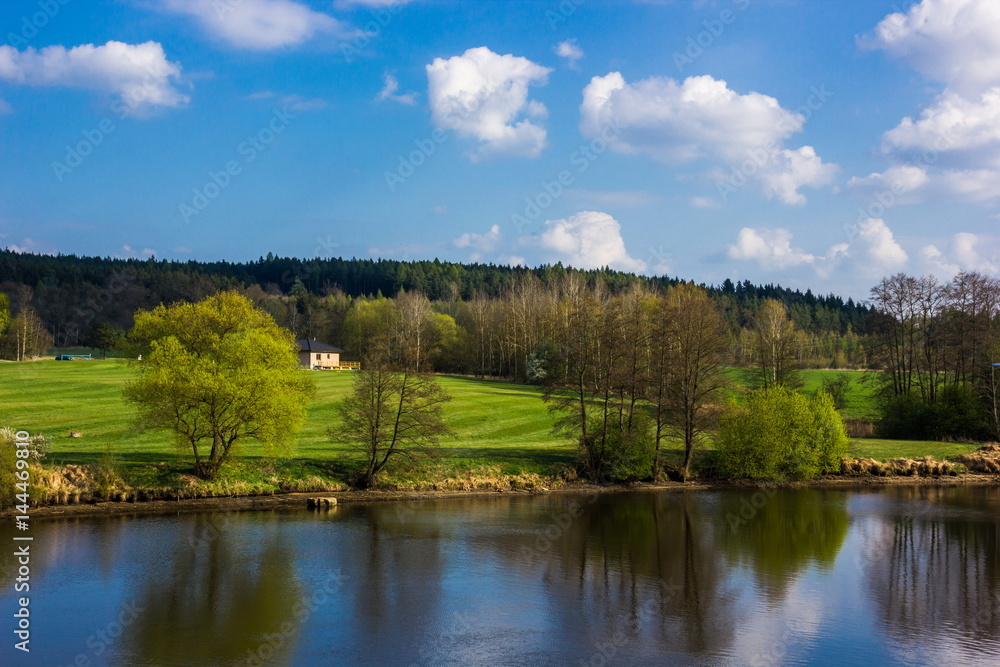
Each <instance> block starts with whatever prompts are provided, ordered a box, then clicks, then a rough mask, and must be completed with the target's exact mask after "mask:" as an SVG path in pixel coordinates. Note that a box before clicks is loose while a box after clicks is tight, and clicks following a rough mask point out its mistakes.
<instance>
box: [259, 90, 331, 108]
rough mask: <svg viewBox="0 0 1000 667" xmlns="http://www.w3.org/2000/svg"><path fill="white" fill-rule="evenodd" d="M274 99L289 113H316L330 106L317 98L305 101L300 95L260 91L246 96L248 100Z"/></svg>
mask: <svg viewBox="0 0 1000 667" xmlns="http://www.w3.org/2000/svg"><path fill="white" fill-rule="evenodd" d="M276 98H277V100H278V101H279V102H280V103H281V105H282V106H284V107H287V108H288V110H289V111H317V110H319V109H325V108H326V107H328V106H330V105H329V104H328V103H327V102H326V100H323V99H320V98H318V97H314V98H312V99H306V98H305V97H302V96H301V95H278V94H277V93H275V92H273V91H270V90H262V91H259V92H256V93H252V94H250V95H248V96H247V99H249V100H272V99H276Z"/></svg>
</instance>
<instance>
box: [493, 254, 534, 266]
mask: <svg viewBox="0 0 1000 667" xmlns="http://www.w3.org/2000/svg"><path fill="white" fill-rule="evenodd" d="M500 261H501V262H502V263H503V264H506V265H507V266H528V262H527V260H525V259H524V257H521V256H520V255H504V256H502V257H500Z"/></svg>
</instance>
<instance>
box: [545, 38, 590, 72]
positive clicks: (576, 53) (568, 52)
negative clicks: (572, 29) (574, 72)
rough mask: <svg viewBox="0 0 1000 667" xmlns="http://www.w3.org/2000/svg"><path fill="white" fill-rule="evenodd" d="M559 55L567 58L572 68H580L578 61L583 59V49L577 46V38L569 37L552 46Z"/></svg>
mask: <svg viewBox="0 0 1000 667" xmlns="http://www.w3.org/2000/svg"><path fill="white" fill-rule="evenodd" d="M552 51H553V52H555V54H556V55H557V56H559V57H560V58H563V59H565V60H566V64H567V65H568V66H569V67H570V69H579V67H580V66H579V64H578V62H579V61H580V60H582V59H583V49H581V48H580V47H579V46H577V43H576V40H575V39H567V40H566V41H565V42H559V43H558V44H556V45H555V46H553V47H552Z"/></svg>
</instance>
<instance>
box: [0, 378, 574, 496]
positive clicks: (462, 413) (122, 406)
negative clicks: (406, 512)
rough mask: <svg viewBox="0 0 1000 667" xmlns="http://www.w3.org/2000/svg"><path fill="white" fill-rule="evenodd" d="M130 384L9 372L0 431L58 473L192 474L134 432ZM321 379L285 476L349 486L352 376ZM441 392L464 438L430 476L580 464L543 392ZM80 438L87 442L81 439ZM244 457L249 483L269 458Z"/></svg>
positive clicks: (153, 440) (445, 442)
mask: <svg viewBox="0 0 1000 667" xmlns="http://www.w3.org/2000/svg"><path fill="white" fill-rule="evenodd" d="M129 374H130V371H129V369H128V367H127V366H125V365H124V364H122V363H121V362H118V361H112V360H107V361H101V360H93V361H84V360H77V361H53V360H50V359H44V360H41V361H34V362H24V363H2V364H0V425H11V426H14V427H16V428H19V429H25V430H27V431H29V432H31V433H41V434H43V435H45V436H46V437H47V438H48V439H49V440H50V441H51V442H52V445H53V446H52V452H51V453H50V454H49V455H48V457H47V459H46V461H47V463H50V464H63V465H65V464H88V463H96V462H98V461H100V460H101V459H102V457H103V456H104V453H105V450H106V449H107V447H108V445H109V444H110V445H111V447H112V448H113V450H114V452H115V454H116V456H117V457H118V458H119V459H120V460H121V462H122V463H124V464H125V465H126V466H130V465H145V464H153V463H158V462H167V463H169V464H171V466H170V467H171V468H176V467H180V466H183V465H185V464H186V462H188V461H189V459H190V457H189V454H188V452H181V451H179V450H178V449H177V448H176V447H175V446H174V444H173V443H172V441H171V439H170V437H169V434H167V433H165V432H145V433H143V432H136V431H135V430H134V429H133V427H132V419H133V415H134V413H133V410H132V408H131V407H130V406H128V405H127V404H126V403H125V402H124V401H123V400H122V398H121V388H122V386H123V384H124V382H125V381H126V380H127V379H128V377H129ZM314 377H315V379H316V385H317V392H316V396H315V398H314V399H313V400H312V402H311V404H310V405H309V406H308V419H307V422H306V424H305V426H304V428H303V429H302V431H301V432H300V433H299V434H298V435H297V437H296V438H295V441H294V447H293V450H292V451H291V452H290V453H289V455H290V459H291V460H290V461H286V462H285V463H284V466H285V467H286V468H287V466H289V465H293V466H294V465H299V466H300V467H302V473H303V474H305V473H310V474H319V475H320V476H321V477H331V478H334V479H336V478H338V477H339V478H343V477H344V475H345V474H346V472H347V471H346V468H345V466H349V465H350V462H351V461H353V460H354V459H355V455H354V452H352V451H351V450H350V449H349V448H348V447H346V446H345V445H342V444H338V443H334V442H331V441H330V438H329V437H328V436H327V429H329V428H330V427H331V426H333V425H335V423H336V420H337V416H336V409H335V405H336V402H337V401H338V399H340V398H341V397H343V396H344V395H345V394H346V393H347V391H348V390H349V388H350V385H351V374H350V372H347V371H345V372H335V371H329V372H318V373H314ZM440 382H441V385H442V386H443V388H444V389H445V390H446V391H447V392H448V393H449V394H450V395H451V396H452V400H451V401H450V402H449V403H447V404H446V405H445V407H444V417H445V420H446V422H447V423H448V425H449V426H450V427H451V428H452V429H453V430H454V431H455V433H456V435H455V437H445V438H443V439H442V441H441V448H440V454H441V456H440V457H439V460H438V461H437V462H435V463H432V464H431V466H429V470H430V474H434V475H445V476H447V475H452V474H458V472H460V471H465V470H469V469H476V468H480V467H483V466H492V467H493V468H494V469H495V470H497V471H498V472H501V473H503V474H513V475H516V474H520V473H537V474H541V475H550V474H552V473H553V472H554V471H556V470H557V469H558V468H559V467H561V466H564V465H567V464H570V463H572V461H573V457H574V452H575V449H574V447H573V445H572V444H571V443H570V442H569V441H567V440H566V438H564V437H561V436H556V435H553V434H552V433H551V430H552V421H553V419H552V417H551V416H550V415H549V413H548V410H547V409H546V406H545V404H544V403H543V402H542V401H541V399H540V392H539V390H538V389H537V388H534V387H527V386H522V385H516V384H509V383H504V382H493V381H483V380H475V379H471V378H464V377H449V376H442V377H441V378H440ZM72 431H78V432H80V433H81V434H82V437H79V438H74V437H71V436H70V433H71V432H72ZM241 453H242V455H243V456H244V458H245V459H248V460H249V464H250V470H244V471H243V473H242V474H244V475H245V474H247V473H248V472H250V471H252V468H253V465H254V464H253V460H254V459H257V460H259V459H260V458H262V456H263V452H262V451H261V448H260V447H259V446H256V445H255V444H253V443H251V444H249V446H247V447H246V448H245V449H243V450H242V452H241ZM244 463H248V462H247V461H245V462H244ZM188 465H189V464H188ZM258 467H259V466H258ZM425 467H426V466H425ZM396 475H397V476H398V477H399V476H401V479H402V480H404V481H405V480H406V479H408V478H409V477H410V475H408V474H407V472H406V471H405V470H402V469H400V470H398V471H397V472H396ZM419 476H420V475H418V477H419Z"/></svg>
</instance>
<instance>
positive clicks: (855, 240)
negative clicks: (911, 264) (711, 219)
mask: <svg viewBox="0 0 1000 667" xmlns="http://www.w3.org/2000/svg"><path fill="white" fill-rule="evenodd" d="M726 256H727V257H728V258H729V259H731V260H734V261H752V262H756V263H757V265H758V266H759V267H760V268H761V269H762V270H764V271H782V270H788V269H793V268H796V267H805V268H808V269H811V270H812V271H813V272H815V274H816V275H818V276H819V277H821V278H824V279H825V278H828V277H829V276H830V275H831V274H832V273H833V272H834V271H841V272H843V273H844V274H845V275H846V276H848V277H853V276H862V277H864V278H866V279H867V278H876V277H881V276H884V275H887V274H889V273H893V272H895V271H899V270H901V269H903V268H904V267H905V266H906V264H907V262H908V261H909V256H908V255H907V253H906V251H905V250H903V247H902V246H901V245H900V244H899V243H898V242H897V241H896V238H895V236H894V234H893V233H892V230H891V229H889V227H888V226H887V225H886V224H885V221H884V220H881V219H879V218H870V219H866V220H862V221H861V222H859V223H858V224H856V225H855V226H854V227H853V229H852V230H851V238H850V240H849V241H848V242H847V243H837V244H834V245H833V246H830V247H829V248H828V249H827V250H826V252H825V253H824V254H821V255H817V254H813V253H810V252H806V251H805V250H802V249H800V248H798V247H796V246H795V244H794V237H793V235H792V233H791V232H790V231H788V230H787V229H783V228H780V227H779V228H775V229H768V228H757V229H754V228H750V227H744V228H743V229H741V230H740V231H739V233H738V235H737V238H736V242H735V243H733V244H731V245H729V246H728V247H727V249H726ZM849 279H850V278H849Z"/></svg>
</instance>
